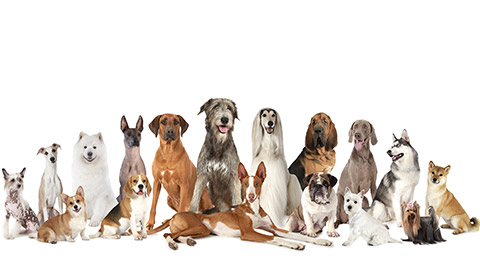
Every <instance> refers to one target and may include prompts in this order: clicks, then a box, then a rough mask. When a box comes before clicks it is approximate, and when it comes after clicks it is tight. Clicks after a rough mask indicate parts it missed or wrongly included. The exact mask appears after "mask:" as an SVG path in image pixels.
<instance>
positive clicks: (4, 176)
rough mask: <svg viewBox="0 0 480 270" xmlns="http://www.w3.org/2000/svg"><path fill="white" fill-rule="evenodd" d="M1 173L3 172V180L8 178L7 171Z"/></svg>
mask: <svg viewBox="0 0 480 270" xmlns="http://www.w3.org/2000/svg"><path fill="white" fill-rule="evenodd" d="M2 172H3V178H5V179H6V178H7V177H8V172H7V170H5V169H2Z"/></svg>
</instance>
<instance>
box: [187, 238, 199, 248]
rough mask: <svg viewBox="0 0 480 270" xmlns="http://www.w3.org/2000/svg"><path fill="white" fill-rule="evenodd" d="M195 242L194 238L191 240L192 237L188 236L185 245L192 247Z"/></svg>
mask: <svg viewBox="0 0 480 270" xmlns="http://www.w3.org/2000/svg"><path fill="white" fill-rule="evenodd" d="M196 244H197V242H196V241H195V240H193V239H192V238H188V239H187V245H189V246H191V247H193V246H195V245H196Z"/></svg>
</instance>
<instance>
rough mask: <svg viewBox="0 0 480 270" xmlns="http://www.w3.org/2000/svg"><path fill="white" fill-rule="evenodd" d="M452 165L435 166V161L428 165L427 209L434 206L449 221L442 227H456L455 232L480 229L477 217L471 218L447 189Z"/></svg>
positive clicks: (439, 214) (439, 215)
mask: <svg viewBox="0 0 480 270" xmlns="http://www.w3.org/2000/svg"><path fill="white" fill-rule="evenodd" d="M449 172H450V165H448V166H447V167H445V168H443V167H440V166H435V164H434V163H433V161H430V163H429V165H428V186H427V196H426V209H428V207H429V206H433V208H434V209H435V212H436V213H437V216H438V217H442V218H443V220H444V221H445V222H446V223H447V224H444V225H442V226H441V227H442V228H444V229H454V231H453V234H460V233H464V232H471V231H478V229H479V227H480V223H479V221H478V219H477V218H475V217H474V218H471V219H470V218H469V217H468V215H467V212H465V210H463V207H462V206H461V205H460V203H459V202H458V201H457V199H455V196H453V194H452V193H451V192H450V191H449V190H448V189H447V175H448V173H449ZM427 214H428V213H427Z"/></svg>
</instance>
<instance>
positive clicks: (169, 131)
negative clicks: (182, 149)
mask: <svg viewBox="0 0 480 270" xmlns="http://www.w3.org/2000/svg"><path fill="white" fill-rule="evenodd" d="M167 134H168V135H173V134H175V130H174V129H173V128H168V129H167Z"/></svg>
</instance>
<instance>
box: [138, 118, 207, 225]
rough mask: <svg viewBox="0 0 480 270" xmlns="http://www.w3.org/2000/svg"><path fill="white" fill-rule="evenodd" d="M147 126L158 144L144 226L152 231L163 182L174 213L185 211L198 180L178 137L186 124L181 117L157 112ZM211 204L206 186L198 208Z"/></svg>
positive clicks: (186, 127)
mask: <svg viewBox="0 0 480 270" xmlns="http://www.w3.org/2000/svg"><path fill="white" fill-rule="evenodd" d="M149 127H150V130H151V131H152V132H153V134H155V137H157V136H159V137H160V146H159V147H158V150H157V153H156V154H155V159H154V160H153V164H152V174H153V178H154V182H153V199H152V206H151V209H150V218H149V220H148V222H147V229H148V230H151V229H152V228H153V226H154V225H155V215H156V213H157V210H156V208H157V202H158V197H159V195H160V189H161V188H162V185H163V187H164V188H165V190H166V191H167V193H168V197H167V204H168V206H170V208H172V209H173V210H175V211H177V212H183V211H188V209H189V207H190V201H191V200H192V196H193V190H194V188H195V182H196V180H197V168H196V167H195V165H193V163H192V161H191V160H190V158H189V157H188V154H187V152H186V151H185V148H184V147H183V144H182V141H181V140H180V137H181V136H182V135H183V134H184V133H185V131H187V129H188V123H187V121H185V119H183V117H182V116H180V115H176V114H162V115H158V116H157V117H155V119H153V121H152V122H151V123H150V125H149ZM212 207H213V205H212V203H211V202H210V197H209V196H208V191H207V189H205V190H204V191H203V194H202V198H201V201H200V209H201V210H205V209H210V208H212Z"/></svg>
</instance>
